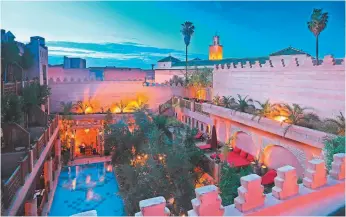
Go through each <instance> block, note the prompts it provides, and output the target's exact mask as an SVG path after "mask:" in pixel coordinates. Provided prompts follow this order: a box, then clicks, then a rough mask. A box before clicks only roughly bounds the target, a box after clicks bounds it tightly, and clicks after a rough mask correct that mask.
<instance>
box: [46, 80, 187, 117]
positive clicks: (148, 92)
mask: <svg viewBox="0 0 346 217" xmlns="http://www.w3.org/2000/svg"><path fill="white" fill-rule="evenodd" d="M142 83H143V82H142V81H138V82H135V81H85V82H84V81H80V82H76V81H74V82H53V81H52V80H50V83H49V87H50V88H51V92H52V95H51V97H50V106H51V111H52V112H56V111H60V109H61V108H60V102H69V101H71V102H73V103H75V102H77V101H79V100H82V101H87V100H88V99H89V97H90V98H91V100H92V101H93V102H95V104H97V105H96V107H104V108H106V109H107V108H108V107H110V106H111V105H112V104H114V103H116V102H119V101H120V100H128V101H131V100H135V99H136V97H137V96H138V95H140V96H145V97H146V98H147V99H148V104H149V106H150V108H152V109H153V110H157V109H158V106H159V105H160V104H162V103H164V102H166V101H167V100H169V99H170V98H171V97H172V96H173V95H177V96H182V95H183V94H184V88H182V87H167V86H163V87H144V86H143V85H142Z"/></svg>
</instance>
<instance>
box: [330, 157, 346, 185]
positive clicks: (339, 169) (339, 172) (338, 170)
mask: <svg viewBox="0 0 346 217" xmlns="http://www.w3.org/2000/svg"><path fill="white" fill-rule="evenodd" d="M345 159H346V157H345V153H339V154H334V156H333V163H332V169H331V171H330V176H331V177H333V178H334V179H337V180H342V179H345Z"/></svg>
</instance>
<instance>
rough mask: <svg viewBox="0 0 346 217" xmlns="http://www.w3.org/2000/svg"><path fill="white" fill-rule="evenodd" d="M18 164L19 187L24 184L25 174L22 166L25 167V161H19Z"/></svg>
mask: <svg viewBox="0 0 346 217" xmlns="http://www.w3.org/2000/svg"><path fill="white" fill-rule="evenodd" d="M19 164H20V185H22V186H23V185H24V183H25V176H26V174H25V168H24V166H25V161H24V160H21V161H19Z"/></svg>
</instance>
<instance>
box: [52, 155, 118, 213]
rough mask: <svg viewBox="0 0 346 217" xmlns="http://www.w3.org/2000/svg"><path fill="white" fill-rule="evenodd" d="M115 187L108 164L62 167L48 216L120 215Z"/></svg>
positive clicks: (116, 186)
mask: <svg viewBox="0 0 346 217" xmlns="http://www.w3.org/2000/svg"><path fill="white" fill-rule="evenodd" d="M118 191H119V188H118V183H117V181H116V178H115V176H114V173H113V168H112V166H111V165H110V163H109V162H104V163H94V164H85V165H79V166H72V167H64V168H62V170H61V173H60V176H59V180H58V186H57V188H56V191H55V195H54V199H53V204H52V207H51V209H50V212H49V215H50V216H70V215H74V214H77V213H80V212H86V211H89V210H96V211H97V215H98V216H121V215H124V204H123V201H122V198H121V197H120V196H119V195H118V194H117V193H118Z"/></svg>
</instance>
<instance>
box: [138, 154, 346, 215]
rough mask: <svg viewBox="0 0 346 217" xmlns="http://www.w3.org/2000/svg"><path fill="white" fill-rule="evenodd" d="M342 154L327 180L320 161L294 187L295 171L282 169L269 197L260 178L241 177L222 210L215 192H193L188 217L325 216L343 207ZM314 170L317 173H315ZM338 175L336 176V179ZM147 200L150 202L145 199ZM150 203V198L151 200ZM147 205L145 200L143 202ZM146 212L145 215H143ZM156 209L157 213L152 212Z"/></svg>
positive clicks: (311, 163) (203, 189)
mask: <svg viewBox="0 0 346 217" xmlns="http://www.w3.org/2000/svg"><path fill="white" fill-rule="evenodd" d="M345 159H346V158H345V154H344V153H343V154H336V155H334V163H333V164H334V165H338V166H334V169H332V171H331V175H330V176H327V173H326V169H325V163H324V161H323V160H311V161H309V166H308V168H307V169H306V171H305V178H304V183H303V184H299V185H298V184H297V176H296V169H295V168H294V167H291V166H288V165H287V166H284V167H281V168H279V169H278V176H277V177H276V178H275V186H274V187H273V189H272V190H273V191H272V193H269V194H263V186H262V185H261V180H262V178H261V177H260V176H258V175H255V174H250V175H248V176H244V177H241V179H240V180H241V186H240V187H238V197H236V198H235V199H234V204H231V205H229V206H225V207H223V206H222V205H221V198H220V196H219V194H218V192H219V191H218V190H219V189H218V188H217V187H216V186H214V185H208V186H204V187H201V188H197V189H196V190H195V191H196V198H195V199H192V200H191V203H192V207H193V209H192V210H190V211H189V212H188V215H189V216H247V215H253V216H264V215H265V216H276V215H283V216H289V215H292V216H296V215H303V216H304V215H305V216H306V215H311V216H314V215H315V216H316V215H328V214H330V213H331V212H334V211H335V210H336V209H338V208H340V207H342V206H344V204H345V203H344V202H345V176H344V171H343V170H342V169H343V168H345ZM316 168H318V169H316ZM338 174H340V175H338ZM160 198H161V200H160V201H159V203H155V205H152V203H150V204H149V205H147V206H143V204H144V203H143V202H142V201H141V202H140V205H141V206H140V207H141V214H142V215H141V216H149V214H150V213H160V214H161V215H164V214H165V213H168V210H167V208H166V201H165V200H164V198H162V197H160ZM149 200H150V199H149ZM153 200H154V198H153ZM145 201H148V200H145ZM146 209H148V212H147V213H148V215H146ZM155 209H157V212H156V211H155Z"/></svg>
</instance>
